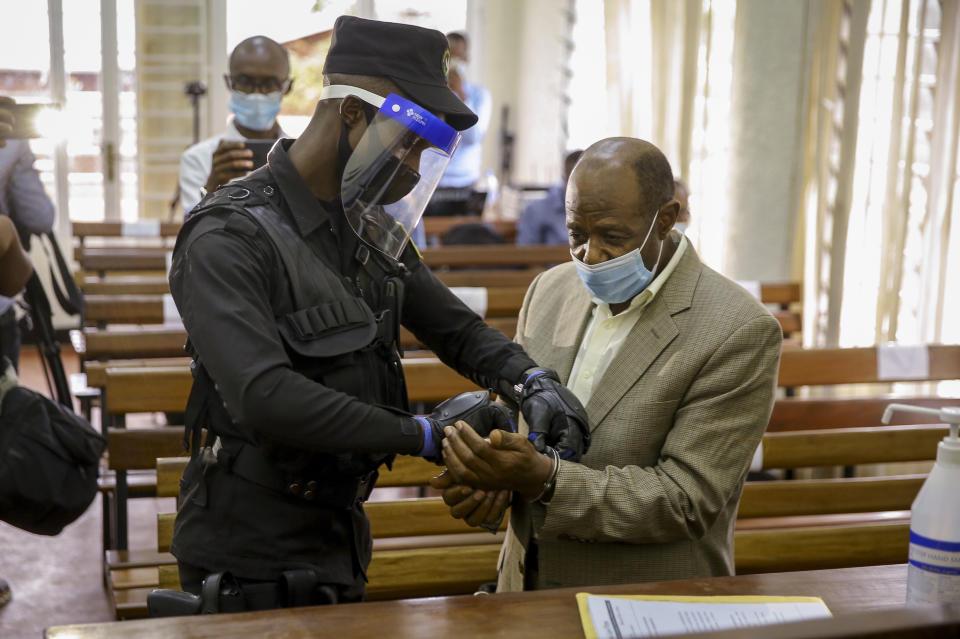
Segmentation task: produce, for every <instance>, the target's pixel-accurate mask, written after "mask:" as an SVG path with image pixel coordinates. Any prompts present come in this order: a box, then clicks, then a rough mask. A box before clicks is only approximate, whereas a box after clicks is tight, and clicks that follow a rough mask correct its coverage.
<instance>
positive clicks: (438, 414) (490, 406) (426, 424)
mask: <svg viewBox="0 0 960 639" xmlns="http://www.w3.org/2000/svg"><path fill="white" fill-rule="evenodd" d="M415 419H416V420H417V421H419V422H420V423H421V424H423V430H424V433H423V448H422V449H421V450H420V452H419V453H417V454H418V455H419V456H420V457H425V458H426V459H428V460H429V461H432V462H434V463H436V464H442V463H443V453H442V450H443V449H442V448H441V443H442V442H443V438H444V433H443V429H444V428H446V427H447V426H453V425H454V424H456V423H457V422H459V421H461V420H462V421H465V422H466V423H467V424H469V425H470V427H471V428H473V430H475V431H476V432H477V434H479V435H480V436H481V437H487V436H489V435H490V433H491V432H492V431H494V430H497V429H500V430H505V431H508V432H511V433H515V432H517V427H516V425H515V424H514V421H513V415H512V414H511V412H510V409H509V408H507V407H506V406H504V405H503V404H498V403H497V402H494V401H491V399H490V391H486V390H483V391H469V392H466V393H460V394H459V395H456V396H454V397H451V398H450V399H447V400H445V401H443V402H441V403H440V404H438V405H437V407H436V408H434V409H433V412H432V413H430V414H429V415H427V416H425V417H416V418H415Z"/></svg>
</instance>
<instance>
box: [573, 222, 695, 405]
mask: <svg viewBox="0 0 960 639" xmlns="http://www.w3.org/2000/svg"><path fill="white" fill-rule="evenodd" d="M664 241H665V242H669V241H670V239H669V238H668V239H666V240H664ZM686 247H687V238H686V236H685V235H680V244H679V246H677V250H676V251H675V252H674V254H673V257H671V258H670V261H669V262H667V265H666V266H665V267H664V269H663V270H662V271H660V273H659V274H658V275H657V276H656V277H655V278H654V280H653V281H652V282H650V285H649V286H647V288H645V289H643V290H642V291H641V292H640V293H639V294H638V295H637V296H636V297H634V298H633V299H632V300H631V301H630V306H628V307H627V308H626V309H625V310H623V311H621V312H620V313H619V314H618V315H614V314H613V313H611V311H610V305H609V304H607V303H606V302H604V301H602V300H600V299H598V298H596V297H595V298H593V303H594V304H595V306H594V308H593V316H592V317H591V319H590V324H589V325H587V330H586V331H585V332H584V334H583V340H582V341H581V342H580V350H579V351H577V359H576V360H575V361H574V362H573V369H572V370H571V371H570V379H569V380H568V381H567V387H568V388H569V389H570V390H572V391H573V394H574V395H576V396H577V399H579V400H580V403H582V404H583V405H584V406H586V405H587V403H589V402H590V398H591V397H593V390H594V387H595V385H596V383H597V380H599V379H600V378H601V377H603V374H604V373H605V372H606V371H607V367H608V366H610V362H612V361H613V358H614V357H616V356H617V353H618V352H620V347H621V346H623V343H624V342H625V341H626V339H627V336H628V335H629V334H630V331H631V330H633V327H634V326H635V325H636V323H637V320H638V319H639V318H640V315H641V314H642V313H643V310H644V309H645V308H646V307H647V305H649V304H650V302H651V301H652V300H653V298H654V297H655V296H656V295H657V293H659V292H660V289H661V288H662V287H663V284H664V283H665V282H666V281H667V278H669V277H670V275H671V274H672V273H673V270H674V269H675V268H676V267H677V264H678V263H679V262H680V258H681V257H683V252H684V250H686Z"/></svg>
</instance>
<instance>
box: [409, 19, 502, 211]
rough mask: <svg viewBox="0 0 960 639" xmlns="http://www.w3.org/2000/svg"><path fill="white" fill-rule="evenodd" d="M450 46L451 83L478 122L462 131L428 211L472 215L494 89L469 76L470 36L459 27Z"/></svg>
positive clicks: (448, 70) (449, 71)
mask: <svg viewBox="0 0 960 639" xmlns="http://www.w3.org/2000/svg"><path fill="white" fill-rule="evenodd" d="M447 45H448V46H449V47H450V58H449V59H450V62H449V63H448V65H447V84H448V85H449V86H450V90H451V91H453V92H454V93H455V94H456V96H457V97H458V98H460V99H461V100H462V101H463V103H464V104H466V105H467V106H468V107H469V108H470V110H471V111H473V112H474V113H476V114H477V123H476V124H474V125H473V126H472V127H470V128H469V129H466V130H465V131H463V132H462V133H461V134H460V135H461V138H460V145H459V146H458V147H457V152H456V153H454V154H453V159H451V160H450V164H449V165H448V166H447V170H446V172H445V173H444V174H443V177H442V178H440V185H439V186H438V188H437V190H436V192H435V193H434V194H433V198H432V199H431V200H430V205H429V206H428V207H427V210H426V211H424V215H468V214H471V213H479V211H469V210H468V209H469V206H468V202H469V201H470V198H471V194H472V193H473V191H474V185H475V184H476V183H477V182H478V181H479V180H480V167H481V164H482V162H483V137H484V136H485V135H486V134H487V127H488V126H490V109H491V104H492V103H491V100H490V92H489V91H487V90H486V89H485V88H484V87H482V86H480V85H479V84H473V83H472V82H470V81H469V80H467V63H468V61H469V59H470V55H469V50H468V47H467V36H466V35H464V34H463V33H460V32H458V31H453V32H450V33H448V34H447Z"/></svg>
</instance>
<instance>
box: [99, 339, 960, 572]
mask: <svg viewBox="0 0 960 639" xmlns="http://www.w3.org/2000/svg"><path fill="white" fill-rule="evenodd" d="M840 350H841V349H832V350H830V351H821V352H818V353H815V354H814V355H813V358H814V359H813V360H812V361H815V362H818V365H817V366H814V367H812V368H811V371H810V373H809V375H806V376H804V375H803V374H801V372H800V371H798V370H796V362H795V361H794V360H793V355H794V353H793V352H785V353H784V358H783V361H782V363H781V382H782V381H783V379H784V377H786V379H787V380H789V383H792V384H797V385H805V384H822V383H827V381H828V380H830V379H834V380H839V381H838V383H861V382H872V381H878V380H877V379H876V378H877V372H876V369H875V365H874V369H873V370H872V371H871V370H869V367H866V368H864V367H863V366H862V365H861V366H860V367H859V369H856V370H852V369H851V368H850V367H848V366H841V365H839V363H841V362H842V361H843V359H844V358H845V357H846V356H848V355H849V356H850V357H852V358H853V359H854V360H855V361H857V362H859V363H861V364H862V360H863V358H864V353H863V351H870V352H874V351H873V349H853V350H854V352H853V353H845V352H838V351H840ZM846 350H851V349H846ZM930 354H931V363H932V364H931V378H933V379H955V378H957V377H960V358H958V354H960V347H953V346H933V347H931V348H930ZM803 357H805V358H807V361H810V360H809V358H810V355H809V354H805V355H804V356H803ZM874 357H875V352H874ZM826 360H832V361H833V368H834V370H836V371H838V372H837V375H836V376H835V377H833V378H831V377H829V376H828V375H826V374H825V373H824V372H823V370H822V368H823V367H822V364H823V361H826ZM408 367H409V369H410V370H409V371H408V375H409V376H410V377H409V378H410V379H416V380H419V382H418V383H423V384H424V387H425V388H431V387H433V386H432V382H436V383H437V384H449V387H448V386H442V388H444V390H443V391H442V392H441V393H439V394H440V395H441V396H444V397H445V396H448V395H450V394H454V393H455V392H458V391H459V390H462V388H459V387H457V384H461V383H463V382H466V380H462V382H456V381H455V380H456V376H454V375H452V374H451V373H450V371H444V367H443V366H442V365H439V363H438V362H436V361H435V360H429V359H426V360H416V361H409V362H405V369H407V368H408ZM791 367H793V368H791ZM176 370H177V369H176V368H172V369H168V370H167V371H166V373H165V374H167V375H173V376H174V377H179V378H180V380H181V383H183V382H184V381H185V382H186V384H185V385H184V386H183V387H182V388H181V392H185V391H184V390H183V389H188V388H189V380H190V378H189V376H186V377H184V376H183V373H184V372H185V369H184V370H180V371H179V373H177V372H176ZM785 371H786V373H785ZM117 374H119V375H121V376H124V375H127V376H132V377H136V376H141V379H140V382H139V383H138V384H136V386H140V385H141V384H143V383H144V378H143V377H142V376H146V378H147V379H151V380H153V375H154V372H152V371H150V370H144V369H140V370H137V369H130V370H128V371H126V372H125V371H123V369H117ZM461 379H462V378H461ZM444 380H446V381H444ZM155 381H156V380H153V381H150V382H149V383H150V384H154V383H155ZM418 383H413V384H411V385H410V386H411V390H412V396H414V397H415V396H416V392H417V388H418ZM466 383H468V384H469V382H466ZM433 388H434V390H436V387H433ZM171 396H172V395H171ZM182 397H185V395H183V396H182ZM139 401H140V400H139V399H136V400H134V404H136V403H137V402H139ZM861 401H862V404H861V406H860V407H861V408H863V407H867V403H866V402H867V401H869V402H870V406H872V407H873V408H872V410H874V412H877V411H879V408H880V406H881V405H885V402H886V401H887V400H886V399H885V398H880V399H878V398H871V399H869V400H861ZM898 401H900V398H898ZM920 401H923V402H930V401H931V400H930V399H929V398H926V399H920ZM816 402H820V406H821V407H828V406H829V407H831V410H834V409H838V410H840V409H842V404H840V403H838V402H837V400H797V399H786V400H781V401H779V402H778V403H777V406H778V407H781V406H783V407H786V408H783V409H780V410H779V411H778V410H777V409H775V411H774V418H773V419H772V420H771V424H773V423H774V422H775V420H778V419H779V420H780V421H779V422H778V423H780V428H787V426H786V424H788V423H789V419H790V418H791V417H792V418H793V419H794V420H796V419H797V418H798V417H797V416H798V415H806V416H808V417H809V416H810V415H811V414H812V413H811V411H812V410H813V407H814V406H815V405H816ZM933 403H934V404H935V405H939V404H941V403H943V400H939V399H938V400H933ZM155 410H159V409H157V408H155ZM847 412H848V413H849V411H847ZM778 413H779V416H778ZM854 414H857V413H856V411H855V412H854ZM828 419H829V420H832V422H833V423H831V424H830V425H831V426H836V425H840V423H839V422H837V417H836V415H834V416H833V417H831V418H828ZM873 423H876V421H874V422H873ZM858 425H859V426H861V427H860V428H857V429H846V432H845V431H844V430H831V431H829V432H816V431H812V432H808V433H803V432H800V433H797V432H771V433H768V434H767V435H766V436H765V438H764V456H763V458H764V462H763V467H764V468H785V467H787V468H789V467H802V466H807V465H809V466H815V465H824V464H837V463H844V464H845V463H876V462H884V461H906V460H913V459H917V458H918V456H917V455H915V454H914V453H909V452H907V451H909V450H910V446H911V445H916V446H919V447H921V448H922V449H924V450H927V451H928V453H927V455H928V457H923V456H919V458H921V459H928V458H929V456H930V455H932V454H933V451H935V449H936V445H935V444H936V441H938V440H939V439H940V438H941V437H942V436H943V432H944V429H943V428H942V427H932V428H931V427H924V426H919V427H911V428H906V429H904V428H901V429H899V430H898V429H896V428H886V427H885V428H880V429H870V428H867V427H865V425H860V424H858ZM798 430H799V429H798ZM851 431H852V432H851ZM873 431H876V433H874V432H873ZM867 433H870V434H871V436H874V437H882V438H884V439H883V440H882V441H883V442H884V444H883V445H881V446H879V447H875V448H878V450H881V451H889V452H888V453H884V454H886V455H887V456H886V457H883V456H870V455H872V454H873V453H870V454H866V453H864V452H863V451H864V450H867V448H865V447H864V445H863V442H862V441H859V440H857V439H855V438H856V437H857V436H858V435H863V434H867ZM824 451H826V452H827V453H829V454H830V455H832V457H831V456H829V455H828V456H826V457H825V456H824ZM847 451H850V454H848V452H847ZM853 453H856V455H854V454H853ZM805 455H806V456H807V457H804V456H805ZM857 455H859V456H857ZM891 455H892V456H891ZM811 482H816V483H811ZM921 482H922V477H919V476H907V477H899V478H883V479H876V478H854V479H853V480H811V481H810V482H808V483H797V482H782V483H779V482H764V483H763V485H762V486H760V485H754V484H750V485H748V487H747V489H746V490H745V492H744V502H743V503H742V504H741V509H746V510H742V511H741V512H742V517H741V519H740V520H739V521H738V527H739V528H738V537H737V538H738V549H739V548H740V547H741V545H740V542H739V539H740V538H741V536H744V535H746V536H745V537H744V539H748V540H749V541H745V542H744V544H743V546H742V547H743V550H742V552H741V550H738V558H737V563H738V567H740V566H741V563H742V569H743V570H751V571H753V570H763V569H766V568H765V567H764V566H767V564H765V563H764V562H765V561H767V560H766V559H763V557H762V556H761V555H760V554H756V553H755V554H754V555H751V554H750V553H751V552H753V551H751V550H750V549H763V548H765V547H769V544H773V543H780V542H779V540H781V539H782V536H778V535H782V534H783V533H782V531H783V530H791V531H792V530H799V531H801V532H799V533H797V534H798V535H801V538H802V539H803V540H804V543H807V541H809V540H810V539H814V540H815V541H816V540H818V541H816V543H814V542H810V543H812V544H813V546H811V547H813V548H816V549H819V550H817V552H819V553H821V554H820V555H819V556H820V558H819V559H817V555H816V554H815V555H814V558H813V559H810V558H809V557H805V556H801V557H797V558H794V559H791V560H790V561H796V562H798V563H796V564H791V565H795V566H800V567H809V566H810V565H812V564H811V562H816V561H821V562H825V564H824V565H836V562H838V561H841V560H843V559H842V557H843V554H842V544H839V545H838V544H837V542H836V540H837V539H838V538H839V539H844V538H845V536H849V535H853V534H856V535H858V537H857V539H868V538H871V537H870V536H872V535H875V536H876V542H877V545H876V548H877V549H879V550H878V552H879V553H880V555H878V556H888V555H887V554H883V553H888V551H889V549H891V548H894V547H895V544H892V543H891V539H899V537H897V535H902V534H903V531H904V530H906V528H905V526H906V524H905V518H906V516H907V515H906V508H908V507H909V503H910V501H911V500H912V496H913V495H914V494H915V491H916V490H917V488H918V486H919V484H920V483H921ZM798 491H801V492H802V491H807V492H806V493H803V494H807V495H808V498H804V499H801V498H799V497H798V495H799V494H801V493H799V492H798ZM785 495H786V496H787V498H786V499H784V496H785ZM867 495H869V496H870V497H869V499H867V498H866V497H865V496H867ZM841 497H842V498H841ZM858 502H862V503H861V505H860V506H855V504H857V503H858ZM764 503H766V504H768V506H767V508H770V506H769V504H778V509H775V510H764V508H763V507H761V506H754V505H751V504H764ZM784 503H786V504H788V505H787V506H785V505H784ZM823 503H828V504H829V503H833V504H834V505H833V506H831V507H830V508H825V507H824V506H823V505H822V504H823ZM818 504H820V505H818ZM420 507H422V508H437V506H436V505H434V506H428V505H423V504H421V505H420ZM751 509H752V510H751ZM865 509H869V510H865ZM874 509H877V510H874ZM824 510H826V511H827V512H821V511H824ZM851 511H853V512H851ZM421 514H422V513H421ZM440 514H442V508H440V509H439V510H438V511H437V519H438V520H439V516H440ZM851 514H857V515H858V516H857V517H851V516H850V515H851ZM748 515H750V516H748ZM371 516H372V517H373V518H374V519H375V518H376V516H377V515H376V512H374V514H373V515H371ZM784 517H792V518H794V519H792V520H786V519H784ZM811 517H814V518H815V519H812V518H811ZM773 518H776V519H777V522H772V521H771V519H773ZM797 518H799V519H797ZM804 518H806V519H804ZM764 519H766V520H767V521H765V522H764V521H762V520H764ZM747 521H752V522H754V523H753V524H747V523H745V522H747ZM773 528H777V529H779V530H780V531H781V533H777V534H773V533H771V532H770V530H771V529H773ZM810 528H816V529H817V530H816V531H815V532H809V530H808V529H810ZM831 535H832V536H831ZM831 540H832V541H831ZM768 542H769V544H768ZM765 544H768V545H766V546H765ZM831 544H832V545H831ZM896 548H899V546H896ZM904 548H905V547H904ZM385 552H386V551H385ZM390 552H394V553H402V551H401V550H391V551H390ZM431 552H433V551H429V550H423V549H420V550H419V551H418V553H417V554H416V555H415V557H416V559H411V558H409V557H408V556H407V555H403V554H399V555H388V557H392V559H391V561H395V562H400V565H403V564H402V561H413V562H416V561H420V560H425V557H429V556H433V558H434V559H436V556H434V555H430V553H431ZM471 552H473V551H471ZM485 552H489V549H486V550H485V549H482V548H480V547H478V548H477V549H475V553H476V554H475V555H474V554H471V555H470V556H471V557H473V556H482V555H483V553H485ZM756 552H757V553H759V551H756ZM777 552H779V551H777ZM904 552H905V551H904ZM889 556H892V555H889ZM751 557H754V558H751ZM874 559H876V556H874ZM401 560H402V561H401ZM850 560H852V559H850V558H848V559H846V560H843V561H850ZM872 561H873V560H872ZM831 562H832V563H831ZM388 565H392V564H388ZM784 565H785V564H783V563H781V564H777V566H775V567H774V568H773V569H782V567H783V566H784ZM408 567H409V565H408ZM374 574H375V573H374Z"/></svg>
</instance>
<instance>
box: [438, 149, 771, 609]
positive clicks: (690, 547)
mask: <svg viewBox="0 0 960 639" xmlns="http://www.w3.org/2000/svg"><path fill="white" fill-rule="evenodd" d="M673 194H674V184H673V175H672V173H671V170H670V165H669V163H668V162H667V159H666V158H665V157H664V156H663V154H662V153H661V152H660V151H659V150H658V149H657V148H656V147H655V146H653V145H652V144H650V143H648V142H644V141H642V140H636V139H631V138H611V139H607V140H602V141H600V142H598V143H596V144H594V145H593V146H591V147H590V148H589V149H588V150H587V151H586V152H585V153H584V155H583V157H582V158H581V160H580V162H579V163H578V164H577V167H576V168H575V169H574V172H573V175H572V176H571V178H570V183H569V186H568V188H567V195H566V205H567V227H568V229H569V232H570V249H571V253H572V257H573V259H572V260H571V262H569V263H567V264H562V265H560V266H557V267H555V268H553V269H551V270H549V271H547V272H546V273H544V274H542V275H541V276H539V277H538V278H537V279H536V280H535V281H534V282H533V284H532V285H531V286H530V290H529V291H528V292H527V297H526V300H525V301H524V305H523V309H522V310H521V312H520V321H519V323H518V326H517V341H519V342H520V343H521V344H522V345H523V347H524V349H525V350H526V351H527V352H528V353H529V354H530V356H531V357H533V358H534V360H536V361H537V362H538V364H540V365H541V366H548V367H551V368H553V369H555V370H556V371H557V372H558V373H559V375H560V379H561V381H562V382H563V383H565V384H566V385H567V386H568V387H569V388H570V389H571V390H572V391H573V392H574V394H576V396H577V397H578V398H579V399H580V401H581V402H583V404H584V405H585V406H586V410H587V414H588V416H589V422H590V429H591V431H592V432H591V441H592V443H591V445H590V449H589V451H588V452H587V453H586V454H585V455H584V456H583V458H582V460H581V462H580V463H572V462H570V461H564V460H562V459H561V460H557V459H556V456H554V459H553V460H552V461H551V460H550V459H548V458H547V457H546V456H544V455H540V454H538V453H537V452H536V450H535V449H534V446H532V445H531V444H530V443H529V442H528V441H527V439H526V438H525V437H524V436H523V434H522V430H521V434H512V433H505V432H500V431H494V432H493V433H491V436H490V437H489V441H485V440H484V439H482V438H480V437H478V436H475V433H473V432H472V431H471V430H470V429H468V428H459V427H454V428H448V429H447V430H448V431H450V432H449V433H448V435H447V437H446V438H445V440H444V443H443V448H444V457H445V460H446V462H447V464H448V468H449V472H448V473H446V474H445V475H443V476H442V477H441V478H439V479H437V480H435V481H434V485H435V486H436V487H438V488H445V491H444V498H445V500H446V502H447V503H448V504H450V505H452V511H453V514H454V515H455V516H460V517H464V518H466V519H467V521H468V522H470V523H474V524H478V523H487V524H489V523H492V522H495V521H496V519H497V518H498V517H499V515H500V513H501V512H502V507H503V504H504V502H505V499H504V495H503V493H502V491H503V490H504V489H509V490H513V491H515V492H514V497H513V507H512V509H511V515H510V528H509V530H508V533H507V540H506V542H505V544H504V547H503V550H502V552H501V559H500V566H499V568H500V577H499V584H498V589H500V590H520V589H524V588H526V589H533V588H554V587H561V586H587V585H595V584H613V583H632V582H643V581H657V580H667V579H679V578H685V577H707V576H713V575H730V574H733V572H734V562H733V530H734V519H735V517H736V512H737V505H738V502H739V500H740V493H741V490H742V487H743V482H744V478H745V477H746V474H747V468H748V465H749V462H750V459H751V456H752V455H753V452H754V449H755V448H756V446H757V444H758V442H759V441H760V437H761V435H762V433H763V430H764V428H765V426H766V424H767V420H768V419H769V416H770V411H771V409H772V403H773V399H774V391H775V387H776V375H777V365H778V362H779V357H780V342H781V333H780V327H779V326H778V324H777V322H776V320H775V319H774V318H773V317H771V315H770V313H769V312H767V310H766V309H765V308H764V307H763V306H762V305H761V304H760V303H759V302H757V301H756V300H755V299H753V298H752V297H751V296H750V295H749V294H747V293H746V292H744V291H743V289H741V288H740V287H739V286H737V285H736V284H735V283H733V282H732V281H730V280H728V279H726V278H725V277H723V276H722V275H720V274H718V273H717V272H715V271H713V270H712V269H710V268H709V267H707V266H705V265H703V264H702V263H701V262H700V260H699V258H698V257H697V254H696V252H695V251H694V249H693V247H692V246H691V245H690V243H689V242H688V240H687V239H686V237H685V236H683V235H682V234H680V233H676V232H673V231H672V227H673V225H674V222H675V219H676V216H677V213H678V209H679V206H678V203H677V201H676V199H674V196H673ZM452 483H456V484H459V485H451V484H452ZM470 487H473V488H476V489H480V490H476V491H473V490H472V489H471V488H470ZM524 573H525V574H524Z"/></svg>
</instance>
